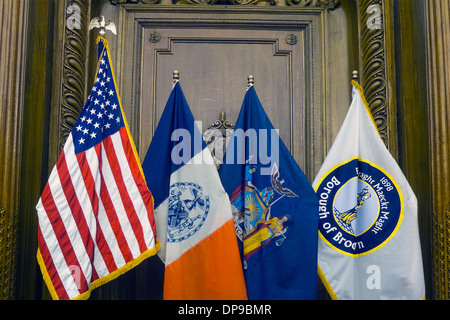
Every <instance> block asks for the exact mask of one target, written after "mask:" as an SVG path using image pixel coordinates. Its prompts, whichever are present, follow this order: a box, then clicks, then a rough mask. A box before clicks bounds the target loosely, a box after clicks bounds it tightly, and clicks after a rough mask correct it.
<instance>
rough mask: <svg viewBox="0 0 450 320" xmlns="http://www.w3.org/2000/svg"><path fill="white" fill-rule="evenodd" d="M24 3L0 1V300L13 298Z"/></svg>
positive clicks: (26, 7)
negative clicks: (0, 28) (0, 29)
mask: <svg viewBox="0 0 450 320" xmlns="http://www.w3.org/2000/svg"><path fill="white" fill-rule="evenodd" d="M28 4H29V3H28V1H27V0H23V1H1V2H0V25H1V26H2V31H1V32H0V43H1V48H0V300H4V299H12V298H14V279H15V250H16V230H17V211H18V204H19V197H18V193H19V180H20V156H21V155H20V150H21V143H22V142H21V141H22V139H21V137H22V134H21V133H22V131H21V128H22V116H23V115H22V112H23V89H24V79H25V71H24V64H25V48H24V46H25V43H26V38H27V35H26V29H27V15H28Z"/></svg>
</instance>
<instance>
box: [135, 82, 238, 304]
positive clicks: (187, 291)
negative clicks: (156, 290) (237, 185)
mask: <svg viewBox="0 0 450 320" xmlns="http://www.w3.org/2000/svg"><path fill="white" fill-rule="evenodd" d="M142 166H143V170H144V174H145V176H146V178H147V181H148V186H149V189H150V190H151V191H152V194H153V196H154V199H155V220H156V229H157V236H158V239H160V241H161V250H160V251H159V252H158V256H159V257H160V258H161V260H162V261H163V262H164V264H165V269H164V288H163V290H164V292H163V298H164V299H165V300H173V299H177V300H180V299H181V300H186V299H188V300H217V299H221V300H224V299H246V298H247V292H246V287H245V282H244V275H243V271H242V267H241V263H240V256H239V248H238V243H237V239H236V236H235V233H234V224H233V217H232V213H231V205H230V200H229V199H228V195H227V194H226V193H225V190H224V189H223V186H222V183H221V181H220V179H219V174H218V172H217V168H216V166H215V164H214V160H213V158H212V155H211V152H210V150H209V149H208V147H207V146H206V143H205V142H204V141H203V138H202V135H201V133H200V130H199V129H198V126H197V124H196V122H195V120H194V117H193V115H192V112H191V110H190V108H189V105H188V104H187V101H186V98H185V96H184V93H183V91H182V89H181V84H180V83H179V82H178V81H177V82H176V83H175V85H174V87H173V89H172V92H171V94H170V96H169V99H168V101H167V104H166V106H165V108H164V111H163V113H162V115H161V119H160V120H159V123H158V126H157V128H156V130H155V134H154V136H153V138H152V141H151V143H150V146H149V148H148V151H147V154H146V156H145V159H144V162H143V165H142Z"/></svg>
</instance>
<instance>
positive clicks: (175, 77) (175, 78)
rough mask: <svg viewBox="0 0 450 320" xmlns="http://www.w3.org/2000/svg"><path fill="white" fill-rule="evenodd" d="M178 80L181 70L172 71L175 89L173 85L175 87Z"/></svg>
mask: <svg viewBox="0 0 450 320" xmlns="http://www.w3.org/2000/svg"><path fill="white" fill-rule="evenodd" d="M178 81H180V71H178V70H173V73H172V89H173V87H175V85H176V84H177V82H178Z"/></svg>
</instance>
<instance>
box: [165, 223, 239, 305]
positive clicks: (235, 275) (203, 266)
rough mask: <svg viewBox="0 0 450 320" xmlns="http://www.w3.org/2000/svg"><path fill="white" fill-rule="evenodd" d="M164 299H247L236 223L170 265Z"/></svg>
mask: <svg viewBox="0 0 450 320" xmlns="http://www.w3.org/2000/svg"><path fill="white" fill-rule="evenodd" d="M164 299H166V300H182V299H192V300H225V299H233V300H238V299H247V291H246V288H245V281H244V274H243V272H242V265H241V259H240V256H239V250H238V245H237V239H236V235H235V230H234V223H233V220H229V221H228V222H226V223H225V224H224V225H223V226H222V227H220V228H219V229H218V230H216V231H215V232H213V233H212V234H211V235H209V236H208V237H206V238H205V239H203V240H202V241H200V242H199V243H198V244H196V245H195V246H194V247H192V248H191V249H189V250H188V251H186V252H185V253H184V254H183V255H182V256H181V257H180V258H179V259H177V260H176V261H174V262H172V263H171V264H169V265H168V266H166V270H165V276H164Z"/></svg>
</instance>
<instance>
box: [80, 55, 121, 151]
mask: <svg viewBox="0 0 450 320" xmlns="http://www.w3.org/2000/svg"><path fill="white" fill-rule="evenodd" d="M123 126H124V122H123V118H122V114H121V110H120V106H119V98H118V96H117V92H116V89H115V85H114V80H113V75H112V72H111V66H110V65H109V59H108V55H107V52H106V51H105V52H104V54H103V56H102V59H101V61H100V66H99V69H98V73H97V78H96V79H95V84H94V87H93V88H92V91H91V94H90V95H89V97H88V99H87V102H86V105H85V106H84V108H83V110H82V111H81V113H80V117H79V118H78V121H77V122H76V124H75V126H74V128H73V130H72V135H73V139H74V145H75V153H80V152H82V151H85V150H87V149H89V148H91V147H93V146H95V145H96V144H98V143H100V142H101V141H102V140H103V138H105V137H106V136H109V135H112V134H114V133H116V132H117V131H119V129H120V128H121V127H123Z"/></svg>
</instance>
